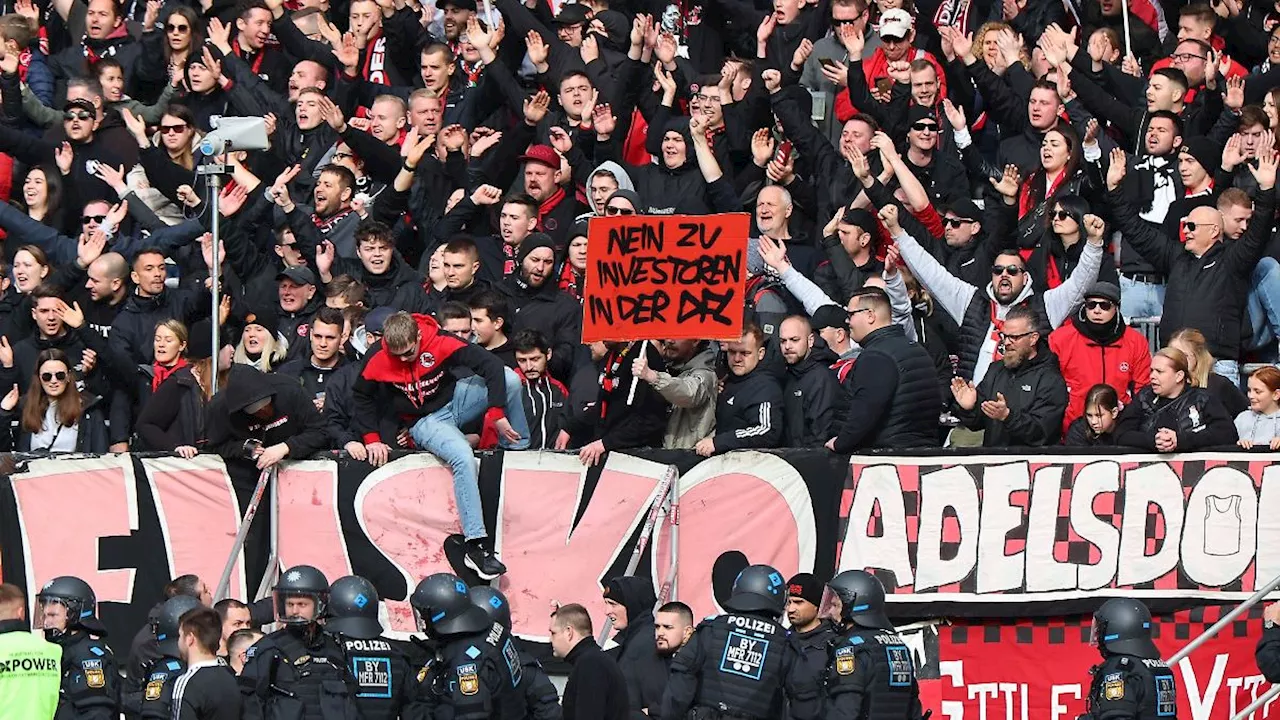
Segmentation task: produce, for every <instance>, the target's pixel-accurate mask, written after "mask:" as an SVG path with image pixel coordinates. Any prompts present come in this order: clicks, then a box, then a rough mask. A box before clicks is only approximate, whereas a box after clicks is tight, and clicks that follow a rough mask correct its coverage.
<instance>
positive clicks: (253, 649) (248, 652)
mask: <svg viewBox="0 0 1280 720" xmlns="http://www.w3.org/2000/svg"><path fill="white" fill-rule="evenodd" d="M210 257H212V256H210ZM257 654H258V646H257V645H250V646H249V647H248V648H247V649H245V651H244V659H245V660H248V659H249V658H251V657H253V656H254V655H257Z"/></svg>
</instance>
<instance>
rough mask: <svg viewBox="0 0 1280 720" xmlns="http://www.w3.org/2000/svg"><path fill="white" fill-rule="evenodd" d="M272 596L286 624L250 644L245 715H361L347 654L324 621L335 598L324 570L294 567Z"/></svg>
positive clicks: (340, 719)
mask: <svg viewBox="0 0 1280 720" xmlns="http://www.w3.org/2000/svg"><path fill="white" fill-rule="evenodd" d="M272 596H273V601H274V604H275V612H276V622H278V623H281V624H282V625H284V627H283V628H282V629H280V630H277V631H275V632H273V633H271V634H270V635H267V636H266V637H264V638H262V639H261V640H259V641H258V642H257V643H256V644H254V645H253V647H251V648H249V651H248V653H247V658H246V661H245V665H244V671H243V672H242V673H241V674H240V678H239V686H240V694H241V695H243V696H244V710H243V712H244V719H245V720H262V719H263V718H276V717H290V718H303V719H305V720H346V718H352V717H355V718H358V717H360V714H359V713H360V711H359V709H357V708H356V704H355V696H356V693H357V692H358V685H357V684H356V679H355V677H354V676H353V675H352V674H351V669H350V667H349V666H348V665H347V658H346V655H345V654H343V652H342V647H341V646H340V645H338V642H337V641H336V640H334V639H333V636H332V635H329V634H327V633H325V632H324V631H323V629H322V628H321V626H320V618H321V617H323V616H324V613H325V609H326V605H327V604H328V601H329V581H328V580H327V579H325V576H324V573H322V572H320V571H319V570H317V569H315V568H313V567H311V566H309V565H299V566H297V567H293V568H289V569H288V570H286V571H285V573H284V575H283V576H281V578H280V581H279V582H278V583H276V586H275V588H273V590H272Z"/></svg>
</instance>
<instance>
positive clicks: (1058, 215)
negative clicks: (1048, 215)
mask: <svg viewBox="0 0 1280 720" xmlns="http://www.w3.org/2000/svg"><path fill="white" fill-rule="evenodd" d="M1053 219H1054V220H1074V219H1075V218H1073V217H1071V213H1069V212H1067V211H1066V210H1055V211H1053Z"/></svg>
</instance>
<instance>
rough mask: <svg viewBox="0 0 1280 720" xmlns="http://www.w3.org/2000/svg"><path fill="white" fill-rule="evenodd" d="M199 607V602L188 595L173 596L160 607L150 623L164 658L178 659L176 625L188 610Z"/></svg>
mask: <svg viewBox="0 0 1280 720" xmlns="http://www.w3.org/2000/svg"><path fill="white" fill-rule="evenodd" d="M198 607H200V601H199V600H197V599H196V598H193V597H191V596H190V595H174V596H173V597H171V598H169V599H168V600H165V601H164V604H163V605H161V606H160V613H159V614H158V615H156V619H155V622H153V623H151V632H152V634H153V635H155V636H156V644H157V645H159V647H160V653H161V654H162V655H164V656H166V657H172V658H176V657H178V625H179V621H181V620H182V616H183V615H184V614H186V612H187V611H188V610H194V609H196V608H198Z"/></svg>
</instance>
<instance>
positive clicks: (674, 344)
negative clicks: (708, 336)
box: [631, 340, 716, 450]
mask: <svg viewBox="0 0 1280 720" xmlns="http://www.w3.org/2000/svg"><path fill="white" fill-rule="evenodd" d="M658 351H659V352H660V353H661V354H662V358H663V360H665V361H666V363H667V369H666V370H654V369H653V368H651V367H649V361H648V359H647V358H646V357H645V356H643V355H641V356H640V357H637V358H636V359H635V360H634V361H633V362H632V365H631V372H632V374H633V375H635V377H638V378H640V379H641V380H643V381H645V382H646V383H648V384H650V385H652V386H653V389H654V390H657V391H658V394H659V395H661V396H662V398H663V399H664V400H666V401H667V402H668V403H671V415H670V416H669V417H668V418H667V430H666V433H665V434H664V435H663V438H662V447H664V448H666V449H669V450H675V449H681V450H692V449H693V446H694V445H696V444H697V442H698V441H699V440H701V439H702V438H704V437H706V436H707V435H708V434H709V433H710V432H711V429H712V428H713V427H715V422H716V403H715V399H716V352H715V348H713V347H712V346H711V343H709V342H707V341H705V340H663V341H661V342H659V343H658Z"/></svg>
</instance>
